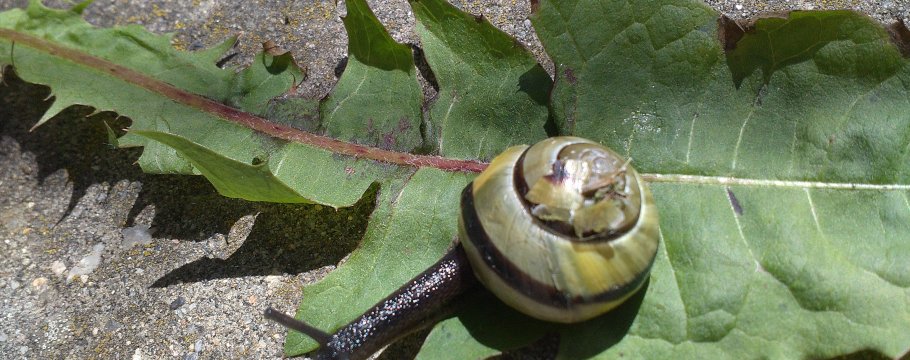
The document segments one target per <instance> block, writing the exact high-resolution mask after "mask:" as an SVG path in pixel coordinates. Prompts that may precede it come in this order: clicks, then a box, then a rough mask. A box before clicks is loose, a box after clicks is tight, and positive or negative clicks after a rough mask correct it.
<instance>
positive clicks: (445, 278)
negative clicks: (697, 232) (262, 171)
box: [265, 137, 659, 359]
mask: <svg viewBox="0 0 910 360" xmlns="http://www.w3.org/2000/svg"><path fill="white" fill-rule="evenodd" d="M460 209H461V211H460V216H459V219H458V234H459V237H458V241H457V243H456V244H455V245H454V246H453V247H452V249H451V250H450V251H449V252H448V253H447V254H446V255H445V256H444V257H443V258H442V259H441V260H440V261H439V262H437V263H436V264H434V265H433V266H431V267H430V268H429V269H427V270H425V271H424V272H423V273H421V274H420V275H418V276H417V277H415V278H414V279H413V280H411V281H410V282H408V283H407V284H405V285H404V286H402V287H401V288H399V289H398V290H397V291H396V292H395V293H393V294H392V295H390V296H389V297H387V298H385V299H384V300H382V301H380V302H379V303H378V304H377V305H375V306H374V307H373V308H371V309H370V310H367V312H365V313H364V314H363V315H361V316H360V317H358V318H357V319H355V320H354V321H352V322H351V323H349V324H347V325H345V326H344V327H342V328H341V329H339V330H338V331H337V332H336V333H334V334H327V333H325V332H323V331H321V330H319V329H316V328H314V327H312V326H310V325H308V324H306V323H304V322H302V321H299V320H296V319H294V318H292V317H290V316H288V315H285V314H282V313H280V312H278V311H276V310H274V309H272V308H269V309H266V311H265V316H266V317H267V318H269V319H272V320H275V321H277V322H279V323H280V324H282V325H284V326H286V327H289V328H291V329H294V330H297V331H300V332H302V333H304V334H306V335H307V336H310V337H311V338H313V339H314V340H316V341H317V342H318V343H319V344H320V348H319V349H318V350H317V352H316V354H315V356H314V358H316V359H363V358H366V357H369V356H370V355H372V354H373V353H374V352H376V351H378V350H379V349H381V348H382V347H383V346H385V345H386V344H388V343H390V342H392V341H394V340H395V339H397V338H398V337H401V336H403V335H405V334H407V333H408V332H410V331H413V330H416V329H419V328H420V327H422V326H424V325H427V324H431V323H434V322H435V321H436V320H439V318H441V316H443V315H440V314H445V312H444V310H445V309H447V308H449V305H448V304H450V303H451V302H452V301H455V300H456V299H457V298H458V297H459V296H461V294H463V293H466V292H468V291H470V289H471V288H472V287H474V286H475V284H476V283H477V282H478V281H479V282H480V283H481V284H483V285H484V286H485V287H486V288H487V289H488V290H489V291H490V292H492V293H493V294H494V295H496V297H498V298H499V299H500V300H502V301H503V302H504V303H506V304H507V305H509V306H511V307H513V308H515V309H517V310H518V311H520V312H522V313H524V314H527V315H529V316H531V317H534V318H538V319H542V320H546V321H550V322H560V323H573V322H580V321H584V320H588V319H591V318H594V317H596V316H598V315H601V314H603V313H606V312H607V311H610V310H611V309H613V308H615V307H616V306H618V305H619V304H621V303H622V302H623V301H625V300H626V299H627V298H629V297H630V296H631V295H633V294H634V293H635V292H636V291H638V289H640V288H641V287H642V284H644V282H645V280H646V279H647V278H648V274H649V272H650V269H651V265H652V264H653V262H654V258H655V255H656V253H657V246H658V237H659V235H658V218H657V208H656V206H655V205H654V200H653V198H652V196H651V192H650V190H649V189H648V187H647V185H646V184H645V183H644V182H643V181H642V180H641V178H640V177H639V175H638V173H637V172H636V171H635V170H634V169H633V168H632V167H631V166H629V161H624V160H623V159H622V158H621V157H620V156H619V155H617V154H616V153H614V152H613V151H612V150H610V149H608V148H606V147H604V146H601V145H600V144H598V143H595V142H593V141H590V140H586V139H582V138H577V137H554V138H549V139H545V140H543V141H541V142H539V143H537V144H534V145H533V146H530V147H528V146H526V145H522V146H514V147H511V148H509V149H506V150H505V151H504V152H503V153H502V154H500V155H499V156H497V157H496V158H495V159H493V161H492V162H491V163H490V165H489V166H488V167H487V169H486V170H484V171H483V172H482V173H481V174H480V175H478V176H477V178H476V179H474V181H473V182H471V183H470V184H468V185H467V186H466V187H465V189H464V190H463V191H462V196H461V206H460Z"/></svg>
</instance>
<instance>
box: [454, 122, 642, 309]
mask: <svg viewBox="0 0 910 360" xmlns="http://www.w3.org/2000/svg"><path fill="white" fill-rule="evenodd" d="M658 232H659V231H658V218H657V208H656V206H655V205H654V200H653V198H652V196H651V192H650V190H649V189H648V187H647V185H646V184H645V183H644V182H643V181H642V180H641V178H640V177H639V175H638V173H637V172H635V170H634V169H632V167H630V166H629V163H628V162H627V161H625V160H623V159H622V158H621V157H620V156H619V155H617V154H616V153H614V152H613V151H611V150H610V149H608V148H606V147H603V146H601V145H599V144H597V143H595V142H593V141H590V140H586V139H582V138H577V137H555V138H550V139H546V140H544V141H542V142H539V143H537V144H535V145H533V146H531V147H528V146H524V145H523V146H515V147H511V148H509V149H507V150H506V151H505V152H503V153H502V154H500V155H499V156H497V157H496V158H495V159H494V160H493V161H492V163H491V164H490V166H489V167H488V168H487V169H486V170H485V171H484V172H483V173H482V174H480V175H479V176H478V177H477V178H476V179H475V180H474V182H473V183H472V184H469V185H468V186H467V187H466V188H465V190H464V191H463V193H462V201H461V216H460V217H459V235H460V239H461V242H462V246H463V247H464V249H465V252H466V254H467V257H468V260H469V262H470V263H471V267H472V269H473V271H474V274H475V275H476V276H477V278H478V279H479V280H480V281H481V283H483V284H484V285H485V286H486V287H487V288H488V289H489V290H490V291H492V292H493V293H494V294H495V295H496V296H497V297H499V298H500V299H501V300H502V301H504V302H505V303H506V304H508V305H510V306H512V307H513V308H515V309H517V310H519V311H521V312H523V313H525V314H527V315H530V316H532V317H535V318H539V319H542V320H547V321H553V322H563V323H570V322H578V321H584V320H587V319H590V318H593V317H595V316H597V315H600V314H603V313H605V312H607V311H609V310H610V309H613V308H614V307H616V306H618V305H619V304H621V303H622V302H623V301H625V300H626V299H627V298H628V297H629V296H631V295H632V294H634V293H635V292H636V291H637V290H638V289H639V288H641V286H642V284H643V283H644V282H645V280H646V279H647V277H648V273H649V271H650V268H651V265H652V264H653V262H654V258H655V255H656V253H657V244H658V237H659V235H658Z"/></svg>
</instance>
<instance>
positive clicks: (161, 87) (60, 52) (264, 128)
mask: <svg viewBox="0 0 910 360" xmlns="http://www.w3.org/2000/svg"><path fill="white" fill-rule="evenodd" d="M0 39H6V40H8V41H10V42H13V43H20V44H22V45H24V46H27V47H30V48H32V49H34V50H36V51H41V52H44V53H47V54H50V55H52V56H57V57H60V58H62V59H66V60H69V61H71V62H74V63H77V64H79V65H82V66H85V67H89V68H92V69H94V70H97V71H100V72H103V73H106V74H108V75H109V76H112V77H115V78H118V79H120V80H122V81H124V82H127V83H130V84H132V85H134V86H137V87H141V88H144V89H146V90H149V91H151V92H155V93H158V94H160V95H162V96H164V97H167V98H169V99H171V100H173V101H175V102H178V103H181V104H184V105H186V106H190V107H193V108H196V109H199V110H200V111H203V112H207V113H210V114H212V115H215V116H216V117H218V118H220V119H222V120H225V121H230V122H233V123H237V124H240V125H242V126H245V127H248V128H251V129H253V130H256V131H258V132H261V133H263V134H266V135H268V136H272V137H275V138H278V139H282V140H286V141H290V142H296V143H301V144H306V145H310V146H313V147H317V148H321V149H324V150H327V151H330V152H333V153H337V154H341V155H347V156H352V157H356V158H363V159H370V160H375V161H380V162H386V163H392V164H396V165H400V166H409V167H415V168H423V167H428V168H436V169H440V170H443V171H450V172H467V173H479V172H481V171H483V170H484V169H485V168H486V166H487V163H486V162H482V161H477V160H461V159H452V158H445V157H440V156H432V155H415V154H410V153H405V152H398V151H391V150H385V149H381V148H377V147H371V146H364V145H359V144H354V143H350V142H346V141H341V140H337V139H334V138H330V137H327V136H322V135H317V134H314V133H310V132H306V131H303V130H299V129H296V128H293V127H290V126H286V125H282V124H277V123H273V122H270V121H268V120H267V119H264V118H261V117H258V116H255V115H253V114H250V113H247V112H243V111H240V110H237V109H235V108H232V107H230V106H227V105H224V104H222V103H219V102H216V101H213V100H210V99H208V98H205V97H203V96H200V95H197V94H194V93H191V92H187V91H185V90H182V89H179V88H176V87H174V86H173V85H170V84H168V83H165V82H163V81H160V80H157V79H155V78H152V77H150V76H148V75H146V74H143V73H140V72H138V71H136V70H133V69H131V68H128V67H126V66H123V65H119V64H116V63H112V62H110V61H108V60H106V59H102V58H99V57H95V56H92V55H89V54H86V53H84V52H82V51H80V50H77V49H72V48H69V47H66V46H62V45H59V44H55V43H52V42H50V41H47V40H44V39H41V38H38V37H34V36H31V35H28V34H24V33H21V32H17V31H13V30H9V29H0ZM641 176H642V178H643V179H644V180H645V181H648V182H651V183H678V184H697V185H727V186H729V185H740V186H760V187H777V188H815V189H839V190H878V191H890V190H898V191H900V190H910V184H870V183H848V182H845V183H836V182H814V181H797V180H770V179H751V178H735V177H723V176H700V175H685V174H641Z"/></svg>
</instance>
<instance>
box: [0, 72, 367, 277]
mask: <svg viewBox="0 0 910 360" xmlns="http://www.w3.org/2000/svg"><path fill="white" fill-rule="evenodd" d="M49 95H50V91H49V90H48V88H47V87H45V86H40V85H33V84H28V83H26V82H24V81H22V80H21V79H19V78H18V77H17V76H16V75H15V73H14V72H13V71H12V70H9V69H5V70H3V77H2V82H0V136H2V137H7V138H11V139H12V140H13V141H15V142H16V143H18V146H19V148H20V151H21V153H23V154H26V153H30V154H32V155H31V156H33V157H34V161H35V163H36V164H37V178H38V180H39V181H40V182H42V183H43V182H45V181H46V180H48V179H49V178H54V179H55V180H54V181H58V180H59V179H65V181H66V182H67V183H68V184H67V186H71V188H72V190H71V193H70V194H69V195H70V196H69V200H68V205H67V206H66V207H65V210H63V211H60V212H58V213H55V214H53V215H52V216H49V218H50V222H51V223H52V226H53V227H54V228H59V227H60V226H96V224H80V223H79V222H80V221H92V220H91V219H86V218H85V217H80V216H79V215H78V214H75V213H74V212H73V210H74V209H75V208H76V207H77V205H79V206H80V207H82V206H87V207H99V209H98V211H102V210H101V209H100V207H103V206H114V205H115V204H113V203H112V202H113V201H119V200H114V198H116V197H115V196H108V197H107V198H108V199H109V200H106V201H104V203H96V202H97V201H95V200H93V199H87V201H86V200H84V199H83V198H84V197H85V195H86V194H87V193H88V191H89V189H90V188H91V187H92V186H97V185H99V184H107V185H108V186H112V185H113V184H115V183H118V182H121V181H124V180H127V181H130V182H139V183H141V190H139V192H138V196H135V195H134V196H135V198H122V199H121V200H122V201H124V203H123V204H122V208H123V213H121V214H119V215H116V216H114V217H113V218H114V219H115V220H114V221H117V222H119V223H117V224H115V226H124V227H127V226H132V225H134V223H135V222H136V220H137V219H138V218H140V217H143V216H148V214H149V212H148V209H149V208H151V209H153V214H154V215H153V216H152V219H151V228H152V230H151V235H153V236H154V237H156V238H159V239H161V238H164V239H177V240H180V241H190V242H194V243H197V244H198V245H194V247H195V246H198V247H206V246H207V244H206V243H204V242H205V241H207V240H209V239H212V238H213V237H214V236H216V234H223V235H225V237H228V234H229V233H230V232H231V231H232V229H235V227H236V226H237V224H238V221H239V220H240V219H241V218H243V217H244V216H246V215H254V214H258V215H257V217H256V221H255V223H254V224H253V225H252V228H251V229H250V231H249V234H248V235H247V236H246V239H245V240H244V243H243V244H242V245H241V246H239V247H238V248H237V249H236V250H234V251H233V252H230V253H227V254H219V255H223V256H221V257H222V258H218V257H217V256H214V255H206V256H201V257H200V258H198V259H197V260H194V261H190V262H189V263H186V261H185V260H182V259H179V258H174V259H170V258H168V259H166V260H168V261H167V263H166V265H162V266H163V267H165V271H166V274H165V275H164V276H162V277H161V278H159V279H158V280H157V281H155V282H154V283H153V284H151V286H153V287H162V286H168V285H171V284H176V283H182V282H196V281H205V280H209V279H218V278H227V277H242V276H251V275H270V274H276V273H289V274H297V273H302V272H306V271H310V270H313V269H317V268H320V267H323V266H325V265H330V264H337V263H338V262H339V261H340V260H341V258H342V257H344V256H345V255H346V254H348V253H350V252H351V251H352V250H353V249H354V247H356V245H357V243H358V242H359V240H360V238H361V237H362V235H363V232H364V230H365V228H366V222H367V219H368V217H369V213H370V211H371V210H372V208H373V202H374V196H373V194H374V192H375V188H374V189H373V190H372V191H373V192H368V193H367V194H365V195H364V197H363V199H362V200H361V201H360V202H359V203H358V204H356V205H355V206H354V207H351V208H345V209H339V210H338V211H335V210H334V209H331V208H327V207H317V206H315V205H305V204H271V203H256V202H249V201H244V200H239V199H230V198H225V197H223V196H221V195H220V194H218V193H217V192H216V191H215V189H214V188H213V187H212V185H211V184H210V183H209V182H208V181H207V180H206V179H204V178H203V177H201V176H184V175H151V174H145V173H143V172H142V171H141V169H140V168H139V166H138V165H137V164H136V161H137V160H138V158H139V156H140V154H141V149H139V148H133V149H115V148H113V147H111V146H110V145H109V141H108V138H107V128H106V126H105V123H107V124H109V125H110V126H111V128H114V129H119V128H123V127H126V126H127V125H128V124H129V120H128V119H125V118H118V117H116V115H115V114H113V113H110V112H102V113H99V114H95V115H91V114H92V113H93V109H91V108H88V107H70V108H68V109H66V110H64V111H63V112H61V113H60V114H59V115H57V116H55V117H54V118H53V119H51V120H50V121H48V122H47V123H45V124H43V125H42V126H40V127H39V128H37V129H35V130H33V131H30V128H31V127H32V126H33V125H34V124H35V123H36V122H37V121H38V119H40V118H41V116H42V114H43V113H44V111H46V110H47V108H48V107H49V106H50V105H51V103H52V102H53V100H52V99H51V100H44V99H46V98H47V97H48V96H49ZM89 115H91V116H89ZM7 141H8V140H7ZM7 165H8V166H16V164H14V163H12V162H10V163H7ZM60 171H65V174H66V175H65V176H64V177H61V176H52V175H54V174H55V173H58V172H60ZM108 191H110V192H111V194H113V190H108ZM80 202H82V203H80ZM114 207H115V208H119V207H117V206H114ZM103 211H111V210H103ZM115 211H119V210H115ZM145 221H148V220H147V218H146V220H145ZM64 222H66V224H63V223H64ZM326 238H329V239H333V240H335V242H334V243H333V245H332V246H329V247H326V246H325V239H326ZM229 245H230V244H229ZM166 246H167V245H162V244H158V245H157V246H156V249H157V250H158V251H161V252H162V253H167V252H168V251H169V249H166ZM228 247H230V246H228ZM178 255H179V254H176V253H175V254H167V255H166V256H169V257H171V256H178ZM175 263H176V264H183V263H186V264H185V265H182V266H179V267H177V268H176V269H170V270H168V269H167V267H168V266H173V265H171V264H175Z"/></svg>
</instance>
